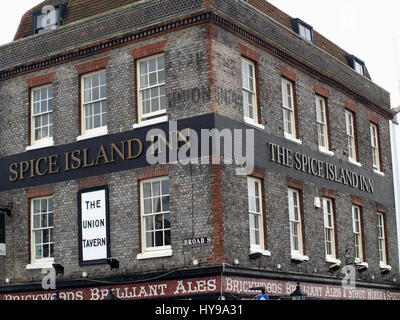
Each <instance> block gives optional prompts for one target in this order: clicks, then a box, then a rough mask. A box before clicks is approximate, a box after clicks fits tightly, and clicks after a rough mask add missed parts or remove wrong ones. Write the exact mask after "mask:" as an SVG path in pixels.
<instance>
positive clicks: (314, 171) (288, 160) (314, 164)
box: [269, 142, 374, 194]
mask: <svg viewBox="0 0 400 320" xmlns="http://www.w3.org/2000/svg"><path fill="white" fill-rule="evenodd" d="M269 150H270V154H271V158H270V161H272V162H274V163H276V164H280V165H283V166H285V167H290V168H294V169H296V170H298V171H302V172H304V173H307V174H310V175H313V176H316V177H319V178H324V179H327V180H329V181H333V182H337V183H340V184H343V185H347V186H350V187H353V188H355V189H359V190H361V191H365V192H368V193H371V194H373V193H374V184H373V180H372V179H370V178H368V177H365V176H363V175H361V174H358V173H356V172H354V171H351V170H347V169H344V168H338V167H337V166H336V165H334V164H332V163H329V162H324V161H321V160H318V159H316V158H311V157H310V156H307V155H305V154H303V153H300V152H293V150H291V149H289V148H286V147H282V146H280V145H278V144H275V143H272V142H269Z"/></svg>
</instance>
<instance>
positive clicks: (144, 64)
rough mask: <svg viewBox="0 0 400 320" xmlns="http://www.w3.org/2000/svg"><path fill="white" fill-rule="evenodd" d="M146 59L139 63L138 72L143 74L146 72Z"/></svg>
mask: <svg viewBox="0 0 400 320" xmlns="http://www.w3.org/2000/svg"><path fill="white" fill-rule="evenodd" d="M147 70H148V69H147V61H145V62H141V63H140V74H141V75H143V74H145V73H147Z"/></svg>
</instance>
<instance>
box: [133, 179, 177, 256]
mask: <svg viewBox="0 0 400 320" xmlns="http://www.w3.org/2000/svg"><path fill="white" fill-rule="evenodd" d="M163 181H169V178H168V176H164V177H157V178H152V179H146V180H142V181H140V220H141V238H142V243H141V247H142V252H141V253H140V254H139V255H138V256H137V258H138V259H139V260H140V259H147V258H157V257H165V256H171V255H172V247H171V244H169V245H163V246H154V247H147V238H146V233H147V232H146V227H147V226H146V217H150V216H154V217H155V216H157V215H162V216H163V215H165V214H169V215H170V217H171V211H170V210H169V211H161V212H157V213H153V212H152V213H149V214H145V213H144V208H145V205H144V200H145V199H144V187H143V186H144V184H146V183H150V184H152V183H153V182H159V183H160V195H161V194H162V182H163ZM168 190H170V188H169V186H168ZM166 196H168V197H170V193H168V194H162V196H154V195H153V193H152V192H151V195H150V198H146V199H151V203H153V198H155V197H159V198H160V206H162V197H166ZM169 204H170V200H169ZM152 205H153V204H152ZM152 211H153V210H152ZM153 221H154V220H153ZM163 223H164V220H163ZM170 223H171V219H170ZM157 230H158V229H157ZM160 230H162V232H163V237H164V232H165V231H169V232H170V236H171V231H172V229H171V226H170V227H169V228H162V229H160ZM151 231H152V232H153V233H155V229H152V230H151ZM164 240H165V239H164ZM170 240H171V239H170Z"/></svg>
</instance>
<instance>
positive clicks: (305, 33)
mask: <svg viewBox="0 0 400 320" xmlns="http://www.w3.org/2000/svg"><path fill="white" fill-rule="evenodd" d="M299 35H300V36H301V37H302V38H303V39H305V40H307V41H310V42H312V30H311V29H310V28H307V27H306V26H305V25H303V24H302V23H299Z"/></svg>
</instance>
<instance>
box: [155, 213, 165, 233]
mask: <svg viewBox="0 0 400 320" xmlns="http://www.w3.org/2000/svg"><path fill="white" fill-rule="evenodd" d="M162 228H163V215H162V214H158V215H156V216H155V217H154V229H155V230H161V229H162Z"/></svg>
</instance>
